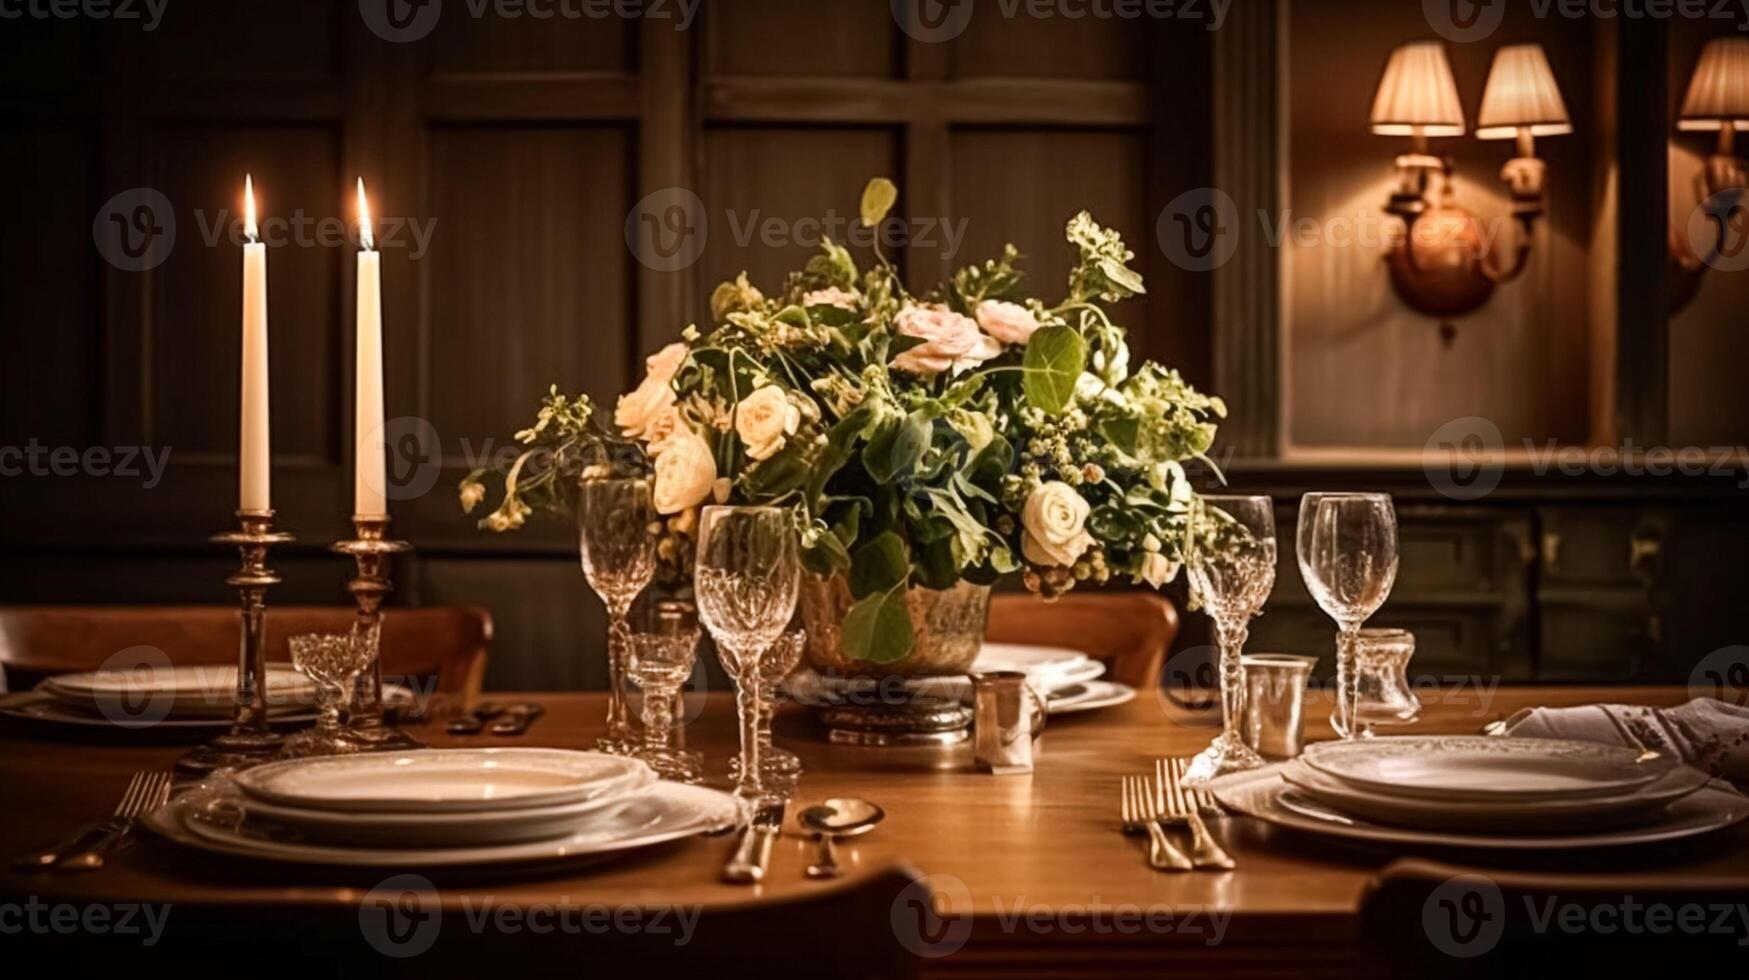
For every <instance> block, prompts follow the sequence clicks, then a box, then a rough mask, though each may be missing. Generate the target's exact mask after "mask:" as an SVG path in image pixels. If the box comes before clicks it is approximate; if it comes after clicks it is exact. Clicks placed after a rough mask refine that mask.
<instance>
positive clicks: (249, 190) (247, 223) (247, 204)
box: [243, 174, 260, 244]
mask: <svg viewBox="0 0 1749 980" xmlns="http://www.w3.org/2000/svg"><path fill="white" fill-rule="evenodd" d="M243 234H245V235H247V236H249V241H250V243H251V244H253V243H254V242H255V240H256V239H257V238H258V237H260V236H259V233H258V231H257V229H256V227H255V180H254V178H252V177H250V176H249V175H248V174H244V175H243Z"/></svg>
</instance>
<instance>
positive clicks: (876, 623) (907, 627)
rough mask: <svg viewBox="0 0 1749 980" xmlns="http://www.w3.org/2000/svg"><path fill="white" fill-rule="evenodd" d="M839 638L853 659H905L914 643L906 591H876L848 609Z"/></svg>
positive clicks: (884, 661) (887, 662)
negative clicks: (906, 605) (907, 608)
mask: <svg viewBox="0 0 1749 980" xmlns="http://www.w3.org/2000/svg"><path fill="white" fill-rule="evenodd" d="M839 636H840V639H841V640H842V642H843V644H844V652H845V653H847V654H849V655H850V656H851V658H852V659H855V660H866V661H869V662H871V663H877V664H890V663H892V662H894V661H896V660H902V659H904V657H905V654H907V653H910V652H911V644H912V642H913V637H912V635H911V614H910V612H909V611H908V610H906V608H905V590H904V589H903V588H895V589H893V590H892V591H890V592H879V593H876V594H874V595H871V596H869V597H867V598H865V599H862V600H860V601H859V602H857V604H856V605H854V606H851V607H850V613H849V614H848V615H846V616H845V617H844V628H843V631H842V632H841V633H840V634H839Z"/></svg>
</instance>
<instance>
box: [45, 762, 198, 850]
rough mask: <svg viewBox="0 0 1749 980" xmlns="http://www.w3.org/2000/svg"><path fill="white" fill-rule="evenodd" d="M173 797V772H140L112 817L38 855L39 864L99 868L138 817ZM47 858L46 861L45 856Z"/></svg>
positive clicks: (132, 780) (132, 826)
mask: <svg viewBox="0 0 1749 980" xmlns="http://www.w3.org/2000/svg"><path fill="white" fill-rule="evenodd" d="M169 798H170V774H169V773H167V772H136V773H134V777H133V779H131V780H129V781H128V788H127V792H125V793H123V794H122V798H121V802H120V803H118V804H116V807H115V813H114V814H113V815H111V816H110V818H109V819H108V820H105V821H103V822H101V823H98V824H96V825H95V826H93V827H90V828H88V829H87V830H86V831H85V832H83V833H81V834H80V835H79V836H78V837H77V838H74V839H73V840H72V841H70V842H68V843H67V844H65V845H63V846H62V847H59V848H56V849H55V851H53V852H52V854H51V852H47V851H45V852H43V854H41V855H34V857H35V858H36V859H37V864H36V867H39V868H42V867H48V866H49V865H50V864H51V863H52V865H53V867H54V869H55V870H56V871H95V870H97V869H98V868H101V867H103V860H104V857H105V855H107V854H108V853H109V850H110V848H112V847H114V846H115V845H116V842H118V841H120V840H121V839H122V838H124V837H126V836H127V835H128V834H129V833H130V832H131V831H132V830H133V829H134V820H135V819H137V818H138V817H139V815H140V814H142V813H144V812H146V811H147V810H151V809H155V808H157V807H160V806H163V805H164V802H165V801H166V800H168V799H169ZM45 856H46V857H47V860H43V858H44V857H45Z"/></svg>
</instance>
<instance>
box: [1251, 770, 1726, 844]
mask: <svg viewBox="0 0 1749 980" xmlns="http://www.w3.org/2000/svg"><path fill="white" fill-rule="evenodd" d="M1281 775H1282V778H1283V779H1285V780H1287V781H1288V782H1289V783H1292V784H1293V785H1294V787H1295V788H1297V789H1299V790H1302V791H1304V792H1305V793H1306V794H1307V795H1308V796H1311V797H1312V798H1313V799H1315V800H1317V801H1318V802H1320V803H1323V804H1326V805H1327V806H1330V807H1332V808H1334V809H1336V810H1339V811H1341V812H1343V813H1346V814H1348V815H1350V816H1357V817H1364V818H1366V819H1368V820H1371V821H1374V822H1375V823H1383V824H1392V825H1396V826H1401V827H1418V828H1421V829H1423V830H1449V831H1456V832H1489V831H1501V830H1507V831H1514V832H1521V833H1527V834H1530V833H1543V834H1546V833H1555V832H1561V831H1573V832H1576V831H1581V830H1596V829H1601V828H1604V827H1628V826H1633V825H1635V824H1647V823H1651V822H1653V821H1656V820H1658V819H1659V818H1660V817H1661V816H1662V814H1663V811H1664V809H1665V807H1668V806H1669V805H1670V804H1671V803H1674V802H1675V801H1676V800H1679V799H1681V798H1682V797H1684V796H1687V795H1688V794H1690V793H1693V792H1695V791H1696V790H1699V789H1700V788H1701V787H1702V786H1705V785H1706V783H1707V781H1708V779H1709V778H1710V777H1708V776H1707V774H1706V773H1704V772H1701V771H1700V770H1698V769H1694V768H1691V767H1689V766H1679V767H1677V768H1675V769H1672V770H1670V771H1668V772H1667V773H1666V774H1665V775H1664V776H1663V777H1661V778H1659V779H1655V780H1653V781H1652V782H1651V783H1649V784H1647V785H1645V786H1637V787H1635V788H1633V789H1631V790H1629V791H1628V792H1626V793H1622V794H1618V795H1615V796H1585V797H1578V798H1573V799H1555V800H1505V801H1498V802H1496V801H1490V802H1483V803H1477V802H1471V801H1466V800H1429V799H1422V798H1419V797H1413V796H1394V795H1391V794H1387V793H1374V792H1371V791H1368V790H1363V789H1358V788H1356V787H1354V786H1350V785H1349V784H1347V783H1344V782H1342V781H1341V780H1339V779H1332V778H1331V777H1329V776H1326V775H1324V774H1323V773H1321V772H1319V771H1318V770H1316V769H1313V768H1311V767H1310V766H1307V765H1304V764H1303V763H1300V762H1297V761H1295V762H1289V763H1287V764H1286V765H1284V766H1283V767H1282V771H1281Z"/></svg>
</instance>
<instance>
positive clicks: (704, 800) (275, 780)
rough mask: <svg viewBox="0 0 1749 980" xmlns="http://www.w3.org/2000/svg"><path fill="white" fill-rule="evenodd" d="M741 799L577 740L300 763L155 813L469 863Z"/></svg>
mask: <svg viewBox="0 0 1749 980" xmlns="http://www.w3.org/2000/svg"><path fill="white" fill-rule="evenodd" d="M735 816H736V806H735V801H734V798H733V797H731V796H729V795H728V794H726V793H722V792H719V791H717V790H711V789H705V788H702V787H697V786H683V785H680V784H677V783H666V782H661V781H658V780H657V779H656V776H655V773H653V772H652V771H651V770H650V768H649V767H648V766H646V765H645V764H644V763H642V762H640V761H638V760H636V759H628V758H624V757H622V756H613V755H606V754H603V753H599V752H575V751H570V750H566V749H534V748H528V749H524V748H500V749H425V750H420V751H413V752H403V753H372V754H364V755H346V756H330V757H324V758H315V759H297V760H291V761H286V762H275V763H269V764H267V765H263V766H258V767H256V768H254V769H249V770H245V771H243V772H242V773H239V774H238V775H237V776H236V778H235V780H234V782H233V783H221V784H210V785H208V786H207V787H204V788H203V789H202V790H200V791H197V792H195V793H191V794H188V795H185V796H182V797H179V798H177V799H176V800H173V801H171V803H169V804H168V805H166V806H164V807H162V808H160V809H159V810H157V811H154V812H153V813H152V814H150V815H149V816H148V817H147V818H146V823H147V826H149V827H151V828H153V829H154V830H157V831H158V832H159V833H161V834H163V835H164V836H166V837H169V838H171V839H172V840H176V841H180V842H182V843H185V844H188V845H190V846H193V847H197V848H201V849H203V850H208V851H216V852H220V853H225V854H233V855H239V856H244V857H255V858H264V859H267V860H275V861H288V862H295V863H302V864H328V865H345V866H368V867H414V866H426V867H435V866H469V865H480V864H498V863H515V862H523V861H541V860H555V859H560V858H578V857H585V856H605V855H610V854H615V853H618V852H621V851H626V850H630V849H634V848H639V847H645V846H649V845H651V844H655V843H659V842H662V841H666V840H672V839H674V838H677V837H683V836H686V835H688V834H694V833H699V832H702V831H708V830H714V829H718V828H720V827H723V826H727V825H729V824H731V823H733V821H734V819H735Z"/></svg>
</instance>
